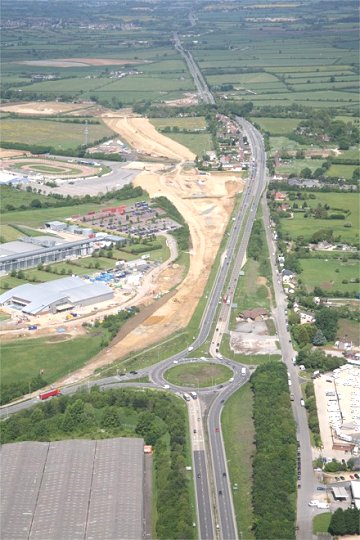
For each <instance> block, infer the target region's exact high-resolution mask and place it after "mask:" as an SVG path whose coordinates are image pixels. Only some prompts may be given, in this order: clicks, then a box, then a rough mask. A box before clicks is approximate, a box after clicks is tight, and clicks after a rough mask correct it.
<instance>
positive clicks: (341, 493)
mask: <svg viewBox="0 0 360 540" xmlns="http://www.w3.org/2000/svg"><path fill="white" fill-rule="evenodd" d="M332 492H333V496H334V499H335V500H336V501H346V499H347V498H348V497H349V495H348V492H347V491H346V489H345V488H344V487H342V486H340V487H333V488H332Z"/></svg>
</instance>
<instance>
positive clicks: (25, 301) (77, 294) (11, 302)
mask: <svg viewBox="0 0 360 540" xmlns="http://www.w3.org/2000/svg"><path fill="white" fill-rule="evenodd" d="M113 296H114V293H113V291H112V289H110V287H108V286H107V285H105V284H103V283H98V282H96V283H89V282H86V281H84V280H83V279H81V278H79V277H66V278H62V279H56V280H54V281H47V282H46V283H39V284H36V285H32V284H30V283H25V284H23V285H19V286H18V287H15V288H14V289H11V290H10V291H6V292H4V293H3V294H2V295H0V305H7V306H9V307H11V308H13V309H18V310H19V311H22V312H23V313H28V314H29V315H39V314H40V313H46V312H51V313H57V312H59V311H65V310H68V309H73V308H74V307H81V306H89V305H92V304H98V303H100V302H104V301H105V300H111V299H112V298H113Z"/></svg>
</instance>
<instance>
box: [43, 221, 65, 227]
mask: <svg viewBox="0 0 360 540" xmlns="http://www.w3.org/2000/svg"><path fill="white" fill-rule="evenodd" d="M45 225H47V226H48V227H50V226H59V225H64V227H66V223H65V222H64V221H56V220H55V221H47V222H46V223H45Z"/></svg>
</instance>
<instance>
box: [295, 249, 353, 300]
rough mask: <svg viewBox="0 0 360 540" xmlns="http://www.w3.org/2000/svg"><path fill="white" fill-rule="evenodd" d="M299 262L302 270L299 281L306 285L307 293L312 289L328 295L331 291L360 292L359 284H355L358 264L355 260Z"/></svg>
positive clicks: (304, 260) (309, 260) (305, 260)
mask: <svg viewBox="0 0 360 540" xmlns="http://www.w3.org/2000/svg"><path fill="white" fill-rule="evenodd" d="M299 262H300V264H301V267H302V269H303V271H302V273H301V279H302V280H303V282H304V283H306V288H307V290H308V291H309V293H311V292H312V291H313V290H314V287H320V288H321V289H323V290H324V291H326V292H327V293H328V294H329V295H331V291H342V292H355V293H359V292H360V285H359V283H355V280H356V278H358V277H359V264H358V261H356V260H351V259H350V260H348V261H347V262H346V263H344V262H341V261H339V260H333V259H331V260H329V259H313V258H312V259H299ZM344 281H346V283H344ZM351 281H352V282H351Z"/></svg>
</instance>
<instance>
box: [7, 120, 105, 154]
mask: <svg viewBox="0 0 360 540" xmlns="http://www.w3.org/2000/svg"><path fill="white" fill-rule="evenodd" d="M84 126H85V124H72V123H66V122H57V121H51V120H38V119H36V120H30V119H26V118H5V119H3V120H2V122H1V138H2V140H3V141H6V142H8V143H20V144H22V143H24V144H28V145H39V146H52V147H53V148H54V149H55V150H65V149H69V150H74V149H75V148H77V147H78V146H80V145H82V144H83V143H84ZM112 136H113V131H112V130H111V129H109V128H108V127H107V126H105V124H103V123H102V122H101V123H100V124H91V125H90V124H89V125H88V141H89V143H92V142H94V141H98V140H100V139H102V138H104V137H108V138H111V137H112Z"/></svg>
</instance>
